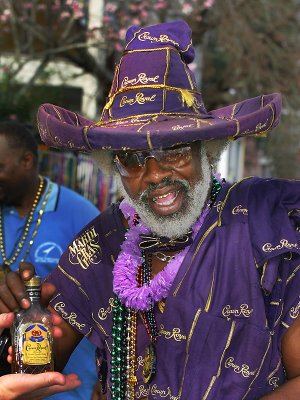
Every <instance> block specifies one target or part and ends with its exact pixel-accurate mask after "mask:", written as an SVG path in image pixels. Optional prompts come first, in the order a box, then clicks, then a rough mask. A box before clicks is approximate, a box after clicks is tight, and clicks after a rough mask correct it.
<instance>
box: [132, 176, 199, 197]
mask: <svg viewBox="0 0 300 400" xmlns="http://www.w3.org/2000/svg"><path fill="white" fill-rule="evenodd" d="M165 186H177V187H178V188H179V189H182V190H183V191H184V192H186V193H187V192H188V191H189V190H190V188H191V185H190V184H189V182H188V181H186V180H185V179H171V178H168V177H167V176H166V177H165V178H163V180H162V181H161V182H160V183H150V184H149V186H148V188H147V189H146V190H144V191H143V192H142V193H141V194H140V196H139V201H140V202H141V203H143V204H146V203H147V201H148V196H149V195H150V193H151V192H152V191H153V190H156V189H161V188H163V187H165Z"/></svg>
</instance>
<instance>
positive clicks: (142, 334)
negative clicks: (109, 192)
mask: <svg viewBox="0 0 300 400" xmlns="http://www.w3.org/2000/svg"><path fill="white" fill-rule="evenodd" d="M299 226H300V183H299V181H285V180H275V179H259V178H251V179H250V178H249V179H245V180H243V181H241V182H239V183H236V184H234V185H232V186H229V185H226V186H225V187H224V188H223V189H222V191H221V192H220V194H219V196H218V198H217V201H216V203H215V205H214V206H213V207H212V209H211V211H210V213H209V214H208V216H207V218H206V220H205V222H204V224H203V226H202V228H201V230H200V231H199V233H198V236H197V238H196V240H195V241H194V242H193V244H192V245H191V247H190V250H189V252H188V254H187V255H186V257H185V259H184V261H183V263H182V265H181V267H180V269H179V272H178V274H177V276H176V278H175V281H174V283H173V286H172V289H171V291H170V294H169V296H168V298H167V299H166V302H165V308H164V312H163V313H162V312H161V311H160V310H159V307H157V308H156V318H157V325H158V328H159V337H158V340H157V344H156V353H157V373H156V376H155V378H154V379H153V380H152V381H151V383H150V384H145V383H144V382H143V380H142V374H141V370H142V367H143V363H144V355H145V348H146V346H147V344H149V338H148V336H147V332H146V330H145V327H144V326H143V323H142V321H141V319H140V318H138V322H137V344H136V356H137V360H136V375H137V378H138V384H137V385H136V387H135V398H136V399H156V400H160V399H168V400H179V399H182V400H186V399H202V400H206V399H210V400H212V399H214V400H216V399H223V400H241V399H247V400H249V399H251V400H254V399H258V398H259V397H260V396H262V395H263V394H266V393H268V392H270V391H272V390H274V389H275V388H276V387H277V386H279V385H280V384H282V383H283V382H284V381H285V375H284V369H283V365H282V361H281V353H280V346H281V339H282V337H283V335H284V333H285V332H286V330H287V329H288V328H289V326H290V325H291V324H292V323H293V322H294V321H295V319H296V318H297V317H298V316H299V311H300V289H299V288H300V284H299V283H300V233H299ZM124 234H125V230H124V227H123V225H122V222H121V218H120V211H119V209H118V206H117V205H114V206H112V207H111V208H110V209H109V210H107V211H106V212H104V213H102V214H101V215H100V216H99V217H97V218H96V219H94V220H93V221H92V222H91V223H90V224H89V225H87V226H86V228H85V229H84V230H83V231H82V232H81V233H80V234H79V235H78V236H77V237H76V238H75V239H74V240H73V241H72V243H70V245H69V247H68V250H67V251H66V252H65V253H64V254H63V256H62V257H61V259H60V263H59V266H58V267H57V268H56V270H55V271H54V272H53V273H52V274H51V275H50V277H49V278H48V280H50V281H51V282H52V283H54V284H55V286H56V287H57V294H56V296H55V297H54V299H53V300H52V303H51V305H52V307H53V308H54V309H55V310H56V311H58V312H59V313H60V314H61V315H62V317H63V318H64V319H65V320H66V321H67V322H68V323H69V324H71V325H72V326H73V327H74V328H75V329H77V330H78V331H79V332H81V333H82V334H83V335H85V336H87V337H88V338H89V339H90V340H91V342H93V343H94V344H95V345H97V347H98V349H99V354H100V356H101V360H102V362H101V363H100V365H99V369H100V371H101V373H102V374H103V375H105V374H106V372H107V371H108V378H107V387H108V390H107V393H108V399H110V398H111V397H110V390H109V384H110V383H109V382H110V381H109V370H110V361H111V356H110V353H111V342H112V340H111V328H112V316H113V313H112V311H113V297H114V295H113V291H112V269H113V264H114V260H115V259H116V257H117V255H118V252H119V249H120V245H121V243H122V241H123V240H124Z"/></svg>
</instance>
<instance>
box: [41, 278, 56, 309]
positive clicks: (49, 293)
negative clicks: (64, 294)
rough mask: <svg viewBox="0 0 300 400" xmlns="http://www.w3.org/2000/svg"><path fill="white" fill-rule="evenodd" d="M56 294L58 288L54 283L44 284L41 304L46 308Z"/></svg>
mask: <svg viewBox="0 0 300 400" xmlns="http://www.w3.org/2000/svg"><path fill="white" fill-rule="evenodd" d="M55 292H56V288H55V286H54V285H53V284H52V283H49V282H45V283H43V285H42V289H41V303H42V304H43V306H44V307H46V306H47V305H48V304H49V301H50V300H51V298H52V297H53V295H54V294H55Z"/></svg>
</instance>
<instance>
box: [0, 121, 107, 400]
mask: <svg viewBox="0 0 300 400" xmlns="http://www.w3.org/2000/svg"><path fill="white" fill-rule="evenodd" d="M98 214H99V210H98V209H97V208H96V207H95V206H94V205H93V204H92V203H91V202H89V201H88V200H87V199H85V198H84V197H82V196H81V195H79V194H78V193H76V192H74V191H72V190H70V189H68V188H66V187H63V186H59V185H58V184H56V183H54V182H51V181H50V180H49V179H48V178H46V177H43V176H41V175H39V172H38V146H37V142H36V140H35V137H34V135H33V132H31V130H30V129H29V128H28V127H27V126H25V125H23V124H21V123H19V122H15V121H5V122H0V275H1V276H2V277H3V276H4V275H6V274H7V272H9V271H17V270H18V268H19V265H20V263H21V262H30V263H32V264H33V265H34V266H35V268H36V273H37V274H38V275H40V276H41V277H42V278H45V277H46V276H47V275H48V274H49V272H51V271H52V270H53V269H54V267H56V265H57V264H58V260H59V258H60V256H61V254H62V253H63V251H64V250H65V249H66V248H67V245H68V244H69V242H70V241H71V240H72V238H73V237H74V235H75V234H76V233H77V232H79V231H80V230H81V229H82V228H83V227H84V226H85V225H86V224H87V223H88V222H89V221H91V220H92V219H93V218H95V217H96V216H97V215H98ZM88 257H89V255H88V254H87V253H82V254H79V253H78V257H77V261H76V262H74V263H75V264H76V263H77V264H78V265H80V264H83V265H84V263H85V262H86V258H88ZM78 265H74V268H76V267H77V266H78ZM0 278H1V277H0ZM66 318H67V319H68V321H69V322H70V323H72V321H73V318H74V317H73V316H72V315H68V316H66ZM8 334H9V331H8V330H6V331H5V332H4V334H3V335H2V342H4V341H5V335H8ZM0 347H1V346H0ZM3 347H4V346H3ZM94 352H95V349H94V346H93V345H92V344H91V343H89V342H88V341H87V340H84V341H82V343H81V344H80V346H79V347H78V348H77V350H76V353H74V354H73V355H72V357H71V358H70V360H69V362H68V365H67V366H66V368H65V369H64V373H66V374H68V373H73V372H75V373H77V374H78V376H79V377H80V379H81V380H82V382H83V384H82V386H81V387H80V391H79V390H73V391H71V392H69V393H68V394H65V393H64V394H58V395H56V396H55V397H54V399H57V400H58V399H64V400H75V399H76V400H78V399H84V400H85V399H88V398H90V396H91V392H92V388H93V386H94V384H95V381H96V372H95V365H94V357H95V356H94ZM3 358H4V360H5V358H6V355H5V352H3ZM1 364H2V365H1V368H0V371H1V372H0V375H2V374H5V373H9V371H10V366H9V365H7V366H6V368H5V367H4V365H3V361H2V363H1Z"/></svg>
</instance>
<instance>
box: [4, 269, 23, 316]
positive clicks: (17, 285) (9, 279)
mask: <svg viewBox="0 0 300 400" xmlns="http://www.w3.org/2000/svg"><path fill="white" fill-rule="evenodd" d="M26 297H27V294H26V290H25V287H24V284H23V282H22V280H21V279H20V277H19V275H18V273H16V272H9V273H8V274H7V275H6V277H5V278H4V279H3V280H2V281H0V301H1V302H0V313H2V312H8V311H15V310H18V309H19V308H20V306H21V304H20V302H21V301H22V299H26ZM25 306H26V303H25Z"/></svg>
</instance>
